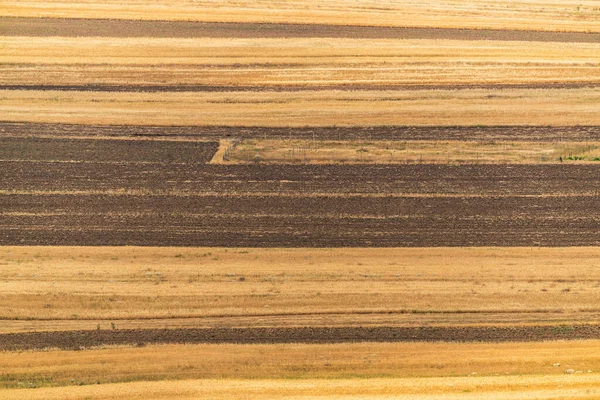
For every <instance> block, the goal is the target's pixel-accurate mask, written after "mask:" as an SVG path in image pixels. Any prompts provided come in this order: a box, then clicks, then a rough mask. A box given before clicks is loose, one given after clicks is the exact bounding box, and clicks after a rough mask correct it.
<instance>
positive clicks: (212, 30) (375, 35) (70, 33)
mask: <svg viewBox="0 0 600 400" xmlns="http://www.w3.org/2000/svg"><path fill="white" fill-rule="evenodd" d="M0 36H30V37H36V36H60V37H95V36H96V37H171V38H190V37H202V38H209V37H210V38H242V37H247V38H268V37H272V38H283V37H285V38H293V37H312V38H316V37H328V38H344V37H349V38H362V39H392V38H393V39H454V40H503V41H532V42H570V43H576V42H580V43H586V42H587V43H597V42H600V35H597V34H594V33H584V32H549V31H539V30H538V31H535V30H533V31H529V30H502V29H464V28H461V29H456V28H449V29H448V28H445V29H444V28H416V27H412V28H407V27H384V26H350V25H324V24H321V25H317V24H289V23H284V24H273V23H244V22H240V23H223V22H218V23H215V22H192V21H152V20H146V21H134V20H110V19H78V18H68V19H64V18H60V19H56V18H15V17H1V16H0Z"/></svg>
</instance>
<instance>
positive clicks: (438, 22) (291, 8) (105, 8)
mask: <svg viewBox="0 0 600 400" xmlns="http://www.w3.org/2000/svg"><path fill="white" fill-rule="evenodd" d="M0 15H3V16H20V17H57V18H73V17H74V16H77V17H79V18H116V19H147V20H155V19H164V20H196V21H209V22H283V23H318V24H334V25H336V24H337V25H339V24H341V25H377V26H415V27H441V28H494V29H526V30H549V31H580V32H587V31H592V32H598V31H600V28H599V26H598V23H597V21H598V17H599V16H600V8H599V7H598V4H597V2H594V1H589V0H588V1H580V0H543V1H535V2H531V1H521V0H482V1H477V2H472V1H468V0H458V1H447V0H412V1H408V2H407V1H402V2H386V3H385V4H382V3H381V2H380V1H376V0H343V1H339V0H325V1H323V0H303V1H282V2H277V3H276V5H274V4H273V3H272V2H270V1H268V0H259V1H256V0H243V1H235V2H234V1H231V0H227V1H219V2H214V1H175V0H159V1H152V2H150V1H148V0H128V1H126V2H123V1H121V0H108V1H102V2H101V1H98V0H78V1H71V2H67V1H65V0H50V1H39V0H27V1H3V2H2V4H1V5H0Z"/></svg>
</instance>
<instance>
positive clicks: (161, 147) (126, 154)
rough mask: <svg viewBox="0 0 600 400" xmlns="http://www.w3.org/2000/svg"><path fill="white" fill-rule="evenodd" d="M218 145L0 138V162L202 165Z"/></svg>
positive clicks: (214, 143) (188, 142)
mask: <svg viewBox="0 0 600 400" xmlns="http://www.w3.org/2000/svg"><path fill="white" fill-rule="evenodd" d="M218 148H219V143H218V142H194V141H167V140H160V141H157V140H135V139H132V140H118V139H70V138H60V137H59V138H41V137H31V138H21V137H14V136H9V137H0V160H14V161H36V162H41V161H55V162H56V161H64V162H86V163H90V162H92V163H96V162H97V163H103V162H106V163H124V162H126V163H158V164H192V165H194V164H204V163H207V162H209V161H210V160H211V159H212V157H213V156H214V154H215V153H216V151H217V149H218Z"/></svg>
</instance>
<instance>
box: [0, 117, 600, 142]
mask: <svg viewBox="0 0 600 400" xmlns="http://www.w3.org/2000/svg"><path fill="white" fill-rule="evenodd" d="M0 135H11V136H19V137H32V136H39V135H45V136H50V137H77V136H128V137H148V138H152V137H171V136H173V137H174V136H180V137H193V138H200V139H208V140H217V139H220V138H227V137H234V138H256V139H267V138H269V139H311V140H312V139H317V140H319V139H323V140H356V139H359V140H402V141H410V140H468V141H494V140H510V141H532V142H556V141H574V142H585V141H597V140H600V126H352V127H303V128H289V127H277V128H269V127H260V126H259V127H231V126H133V125H78V124H40V123H27V122H25V123H21V122H0Z"/></svg>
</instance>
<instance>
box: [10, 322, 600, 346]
mask: <svg viewBox="0 0 600 400" xmlns="http://www.w3.org/2000/svg"><path fill="white" fill-rule="evenodd" d="M598 338H600V326H599V325H538V326H509V327H506V326H502V327H477V326H471V327H372V328H362V327H341V328H338V327H332V328H327V327H306V328H223V329H140V330H92V331H64V332H28V333H10V334H3V335H0V351H16V350H32V349H43V348H60V349H82V348H88V347H94V346H102V345H138V346H142V345H146V344H162V343H244V344H249V343H269V344H273V343H349V342H417V341H418V342H423V341H426V342H436V341H444V342H532V341H542V340H575V339H598Z"/></svg>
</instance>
